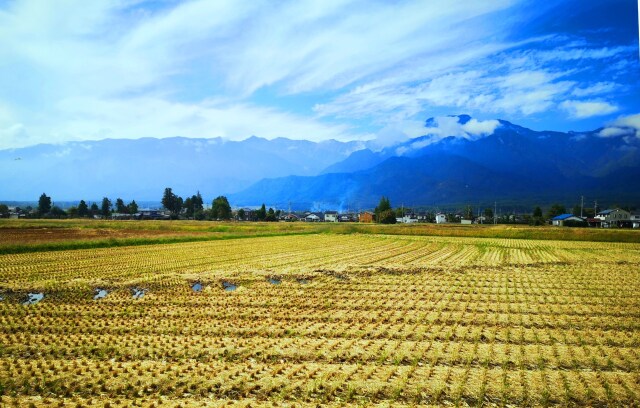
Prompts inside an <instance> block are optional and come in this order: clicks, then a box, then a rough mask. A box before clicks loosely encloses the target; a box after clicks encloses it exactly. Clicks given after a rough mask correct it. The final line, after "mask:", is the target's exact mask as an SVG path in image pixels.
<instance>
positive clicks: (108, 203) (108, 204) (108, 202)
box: [100, 197, 111, 218]
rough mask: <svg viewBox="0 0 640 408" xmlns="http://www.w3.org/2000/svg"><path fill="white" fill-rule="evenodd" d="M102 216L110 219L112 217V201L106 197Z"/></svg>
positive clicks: (101, 211) (103, 201)
mask: <svg viewBox="0 0 640 408" xmlns="http://www.w3.org/2000/svg"><path fill="white" fill-rule="evenodd" d="M100 215H102V216H103V217H104V218H108V217H109V216H110V215H111V200H109V199H108V198H107V197H104V198H103V199H102V206H101V207H100Z"/></svg>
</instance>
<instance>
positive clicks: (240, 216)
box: [238, 208, 247, 221]
mask: <svg viewBox="0 0 640 408" xmlns="http://www.w3.org/2000/svg"><path fill="white" fill-rule="evenodd" d="M246 215H247V212H246V211H245V210H244V208H241V209H239V210H238V220H240V221H244V217H245V216H246Z"/></svg>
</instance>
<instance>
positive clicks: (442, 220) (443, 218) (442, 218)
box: [436, 213, 447, 224]
mask: <svg viewBox="0 0 640 408" xmlns="http://www.w3.org/2000/svg"><path fill="white" fill-rule="evenodd" d="M446 222H447V216H446V215H444V214H443V213H438V214H436V224H444V223H446Z"/></svg>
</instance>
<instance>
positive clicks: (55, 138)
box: [0, 0, 640, 149]
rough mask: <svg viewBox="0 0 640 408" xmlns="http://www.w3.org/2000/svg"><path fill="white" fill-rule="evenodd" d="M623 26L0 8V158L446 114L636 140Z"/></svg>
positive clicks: (38, 5)
mask: <svg viewBox="0 0 640 408" xmlns="http://www.w3.org/2000/svg"><path fill="white" fill-rule="evenodd" d="M638 17H639V13H638V1H637V0H607V1H601V0H579V1H578V0H575V1H573V0H572V1H551V2H540V1H537V0H534V1H519V0H486V1H481V0H478V1H471V0H467V1H456V0H424V1H416V0H413V1H402V0H387V1H372V0H366V1H351V0H319V1H287V0H281V1H274V0H270V1H261V0H252V1H223V0H216V1H199V0H193V1H171V0H160V1H136V0H109V1H102V0H92V1H86V0H56V1H50V0H24V1H11V0H9V1H7V0H0V149H6V148H15V147H22V146H28V145H33V144H37V143H62V142H65V141H79V140H99V139H105V138H140V137H172V136H186V137H199V138H201V137H204V138H209V137H218V136H221V137H224V138H227V139H230V140H242V139H245V138H247V137H250V136H252V135H255V136H259V137H265V138H269V139H270V138H275V137H287V138H291V139H307V140H313V141H320V140H326V139H337V140H371V139H376V140H377V141H378V142H379V143H380V144H390V143H393V142H396V141H399V140H403V139H406V138H408V137H416V136H420V135H423V134H425V121H426V120H427V119H428V118H430V117H435V118H439V117H440V118H442V117H446V115H452V114H469V115H471V116H472V117H473V118H474V119H475V122H473V123H471V125H473V126H474V127H477V128H479V129H487V128H491V126H492V124H495V123H496V122H495V119H505V120H509V121H511V122H513V123H517V124H519V125H522V126H526V127H529V128H532V129H535V130H559V131H568V130H575V131H586V130H593V129H598V128H604V129H605V131H604V132H603V133H602V135H603V136H611V135H614V134H616V132H618V134H619V133H620V132H624V131H626V130H628V129H629V128H633V129H636V131H637V135H638V136H640V130H639V129H640V81H639V80H638V79H639V78H640V62H639V59H640V52H639V48H638V42H639V38H640V35H639V33H638ZM441 122H443V121H441ZM432 123H433V122H432ZM435 123H438V122H437V121H436V122H435ZM634 126H637V127H635V128H634ZM616 129H617V130H616Z"/></svg>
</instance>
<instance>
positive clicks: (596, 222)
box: [585, 218, 602, 228]
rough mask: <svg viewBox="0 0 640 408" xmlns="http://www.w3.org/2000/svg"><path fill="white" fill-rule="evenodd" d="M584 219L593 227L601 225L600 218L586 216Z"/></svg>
mask: <svg viewBox="0 0 640 408" xmlns="http://www.w3.org/2000/svg"><path fill="white" fill-rule="evenodd" d="M585 221H586V222H587V224H588V225H589V226H590V227H595V228H600V227H602V220H601V219H600V218H587V219H586V220H585Z"/></svg>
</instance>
